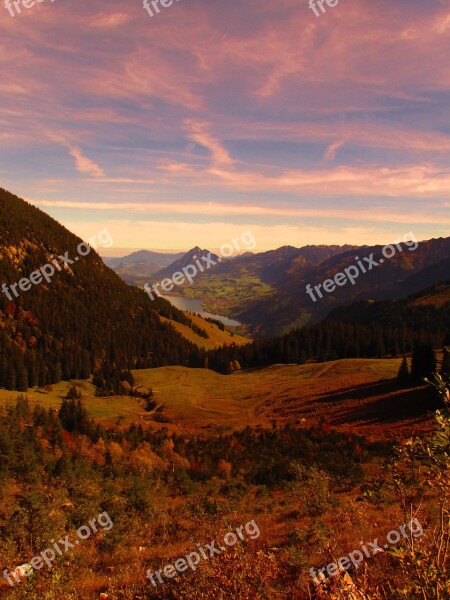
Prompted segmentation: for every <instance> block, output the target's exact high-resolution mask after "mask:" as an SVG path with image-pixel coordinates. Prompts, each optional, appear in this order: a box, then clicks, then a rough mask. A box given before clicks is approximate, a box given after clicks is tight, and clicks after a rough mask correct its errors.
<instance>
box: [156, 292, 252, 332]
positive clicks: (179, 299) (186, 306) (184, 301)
mask: <svg viewBox="0 0 450 600" xmlns="http://www.w3.org/2000/svg"><path fill="white" fill-rule="evenodd" d="M161 297H162V298H164V299H165V300H168V301H169V302H170V303H171V304H172V305H173V306H175V308H178V309H179V310H186V311H187V310H188V311H190V312H191V313H194V314H196V315H199V316H200V317H203V318H204V319H216V321H220V322H221V323H223V324H224V325H228V326H229V327H239V325H241V323H239V322H238V321H233V319H229V318H228V317H222V316H221V315H212V314H211V313H209V312H206V311H204V310H203V302H202V301H201V300H198V298H186V297H185V296H163V295H162V294H161Z"/></svg>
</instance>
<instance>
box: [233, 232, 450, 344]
mask: <svg viewBox="0 0 450 600" xmlns="http://www.w3.org/2000/svg"><path fill="white" fill-rule="evenodd" d="M382 248H383V247H382V246H372V247H360V248H357V249H352V250H350V251H346V252H342V253H340V254H337V255H335V256H332V257H331V258H328V259H326V260H324V261H323V262H321V263H320V264H315V265H311V264H304V263H301V262H299V263H297V264H295V265H294V266H293V267H292V268H291V269H290V270H289V272H288V273H286V274H285V275H284V277H283V278H282V279H280V280H279V281H278V282H277V284H276V289H275V290H274V292H273V294H271V295H270V296H269V297H267V298H265V299H263V300H261V301H256V302H254V303H253V304H251V305H250V306H247V307H244V308H243V310H241V311H235V312H234V313H233V318H235V319H237V320H238V321H241V322H244V323H249V324H250V325H251V326H252V330H253V332H254V333H256V334H257V335H265V336H271V335H278V334H279V333H282V332H283V331H287V330H288V329H289V328H291V327H292V326H293V325H296V326H298V325H304V324H307V323H314V322H317V321H319V320H320V319H323V318H325V317H326V316H327V315H328V314H329V313H330V311H331V310H332V309H333V308H335V307H337V306H340V305H346V304H350V303H352V302H354V301H356V300H369V299H373V300H387V299H400V298H402V297H405V296H407V295H409V294H413V293H415V292H418V291H420V290H421V289H423V288H425V287H427V286H430V285H433V284H435V283H438V282H439V281H442V280H443V279H447V278H448V273H449V272H450V271H449V268H448V267H449V266H450V238H439V239H433V240H428V241H424V242H420V243H419V245H418V247H417V248H416V249H415V250H413V251H410V250H409V249H406V248H404V250H403V252H397V253H396V254H395V255H394V256H392V258H390V259H386V258H384V257H383V256H382V253H381V251H382ZM371 255H373V259H374V260H375V261H376V262H377V263H380V264H379V265H378V266H376V267H373V268H372V269H371V270H368V271H367V272H366V273H361V272H360V274H359V276H358V277H357V278H356V280H355V284H354V285H352V284H351V283H350V282H347V283H346V284H345V285H343V286H341V287H338V286H335V287H336V289H335V290H334V291H333V292H332V293H323V294H322V295H323V297H322V298H320V297H319V296H318V295H315V301H314V300H313V299H312V298H311V297H310V296H309V295H308V294H307V292H306V286H307V285H308V284H309V285H311V286H312V287H314V286H315V285H319V284H321V285H323V282H324V281H325V280H327V279H333V278H334V277H335V275H336V274H337V273H339V272H343V271H344V270H345V269H346V268H349V267H351V266H352V265H355V264H356V263H357V261H356V257H358V258H359V259H362V260H364V258H370V257H371ZM380 259H382V261H380ZM367 264H369V263H366V266H367Z"/></svg>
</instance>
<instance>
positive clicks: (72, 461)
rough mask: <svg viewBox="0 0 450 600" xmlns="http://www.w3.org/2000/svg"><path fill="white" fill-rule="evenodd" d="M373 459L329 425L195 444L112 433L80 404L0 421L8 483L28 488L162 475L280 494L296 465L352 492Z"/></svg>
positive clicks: (21, 406) (23, 402)
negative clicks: (240, 483) (276, 490)
mask: <svg viewBox="0 0 450 600" xmlns="http://www.w3.org/2000/svg"><path fill="white" fill-rule="evenodd" d="M69 395H70V394H69ZM378 451H379V449H377V452H378ZM373 453H374V448H372V447H371V446H369V445H367V444H366V442H365V441H364V439H363V438H361V437H359V436H356V435H353V434H352V435H348V434H344V433H339V432H336V431H333V430H331V428H330V427H329V426H328V425H326V424H321V425H318V426H316V427H313V428H311V429H295V428H291V427H290V426H289V425H286V426H285V427H283V428H282V429H277V428H276V427H274V428H273V429H272V430H256V429H252V428H251V427H246V428H245V429H244V430H243V431H240V432H233V433H232V434H230V435H227V436H218V437H211V438H207V439H203V438H192V439H189V440H188V439H186V438H184V437H182V436H178V435H176V434H172V435H169V434H168V432H167V430H166V429H161V430H159V431H152V430H150V429H147V430H144V429H143V428H142V426H141V425H131V426H130V427H129V428H128V429H127V430H124V431H123V430H120V429H117V428H114V429H105V428H104V427H102V426H101V425H99V424H96V423H95V422H94V421H93V420H92V419H90V418H89V416H88V413H87V411H86V409H85V407H84V406H83V404H82V402H81V400H80V399H79V398H75V397H72V398H70V399H65V400H63V403H62V405H61V407H60V409H59V411H58V412H57V411H55V410H54V409H49V410H46V409H45V408H43V407H41V406H39V405H36V406H35V407H34V408H32V407H31V406H30V404H29V402H28V400H27V399H26V398H24V397H23V396H21V397H19V398H18V400H17V401H16V404H15V406H11V407H10V408H8V409H7V411H6V413H4V414H3V415H1V416H0V481H3V482H4V481H5V480H7V479H9V478H19V477H20V479H21V481H22V482H24V483H27V482H32V481H34V482H37V481H40V482H41V483H48V484H51V483H52V482H53V483H52V485H53V484H54V485H57V480H58V481H60V482H61V481H65V480H66V479H67V481H71V484H73V483H74V479H75V480H76V479H77V478H82V479H85V478H89V473H91V475H92V471H93V470H95V471H98V474H99V475H101V476H104V477H105V478H107V477H111V478H112V479H113V480H114V479H115V478H118V477H120V478H123V477H128V476H130V477H135V476H138V475H142V477H143V478H144V479H145V483H146V485H147V484H148V479H147V478H148V475H149V473H157V474H158V478H161V477H162V478H163V480H165V481H166V483H168V484H169V485H172V484H173V485H174V486H175V487H178V488H180V490H181V489H183V490H184V491H186V490H188V489H192V486H193V485H194V484H195V483H196V482H197V483H201V482H206V481H209V480H211V479H213V478H215V477H217V476H222V477H224V478H225V479H228V478H230V477H231V478H238V479H239V480H240V481H244V482H246V484H248V485H254V484H256V485H266V486H269V487H274V486H280V485H284V484H285V483H287V482H289V481H291V480H292V479H293V477H294V474H293V472H292V469H291V467H290V464H291V462H292V461H295V462H296V463H300V464H302V465H304V466H305V467H310V466H313V465H315V466H317V467H318V468H320V469H321V470H323V471H324V472H326V473H328V474H329V475H330V476H331V478H332V480H333V481H334V483H335V485H336V486H340V485H342V484H345V485H351V486H353V485H355V484H356V483H358V482H360V481H361V479H362V478H363V474H364V471H363V468H362V464H363V463H364V462H366V461H368V460H369V459H370V456H371V455H373ZM88 462H89V468H88V470H87V471H86V474H83V468H84V467H86V465H87V464H88ZM174 473H176V475H175V479H174ZM94 479H97V476H95V477H94ZM180 490H179V491H180ZM69 495H70V492H69Z"/></svg>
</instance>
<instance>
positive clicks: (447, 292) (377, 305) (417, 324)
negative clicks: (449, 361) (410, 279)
mask: <svg viewBox="0 0 450 600" xmlns="http://www.w3.org/2000/svg"><path fill="white" fill-rule="evenodd" d="M328 320H332V321H341V322H343V323H351V324H354V325H356V324H357V325H376V324H377V323H378V324H380V323H381V324H382V325H383V326H384V327H393V328H397V329H399V328H410V329H414V330H415V331H420V330H422V331H427V332H429V333H435V332H438V331H446V329H447V330H448V331H450V281H447V282H443V283H441V284H436V285H434V286H432V287H431V288H427V289H426V290H422V291H421V292H419V293H418V294H415V295H413V296H410V297H408V298H405V299H403V300H385V301H373V300H369V301H359V302H354V303H353V304H350V305H349V306H345V307H339V308H336V309H334V310H333V311H331V313H330V315H329V316H328Z"/></svg>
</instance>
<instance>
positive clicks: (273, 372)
mask: <svg viewBox="0 0 450 600" xmlns="http://www.w3.org/2000/svg"><path fill="white" fill-rule="evenodd" d="M399 364H400V359H386V360H375V359H348V360H340V361H335V362H330V363H323V364H318V363H314V364H306V365H274V366H271V367H268V368H266V369H262V370H258V371H241V372H237V373H234V374H232V375H220V374H218V373H215V372H213V371H209V370H205V369H187V368H184V367H164V368H160V369H151V370H143V371H135V372H134V376H135V378H136V382H137V383H140V384H142V385H145V386H148V387H151V388H152V389H153V390H154V395H155V399H156V401H157V402H158V406H163V407H164V411H163V413H164V415H165V416H166V417H167V419H168V420H169V421H170V422H171V423H175V424H176V425H178V427H179V428H180V429H181V430H182V431H194V432H195V431H196V430H198V429H199V428H201V429H206V430H217V429H219V430H223V431H224V430H227V429H235V428H240V427H245V426H246V425H252V426H258V425H261V426H263V427H270V426H271V423H272V421H273V420H276V421H277V422H278V423H279V424H284V423H286V422H289V423H291V424H292V425H297V426H306V427H309V426H311V425H314V424H317V423H318V422H319V421H320V420H321V419H325V420H326V421H327V422H328V423H329V424H330V425H333V426H336V427H339V428H340V429H343V430H355V431H358V432H359V433H361V434H363V435H368V436H373V437H374V438H381V437H383V438H385V437H386V436H387V437H390V436H405V435H406V436H408V435H410V434H411V432H412V430H416V429H417V430H421V431H422V430H425V431H428V430H429V428H430V422H431V421H430V416H429V410H432V409H433V408H435V407H433V406H432V404H431V400H430V397H431V394H430V393H429V391H428V390H427V388H426V386H421V387H419V388H417V387H415V388H411V387H408V386H406V387H404V386H402V385H400V384H399V382H398V381H397V379H396V374H397V370H398V367H399ZM428 404H429V406H428Z"/></svg>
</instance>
